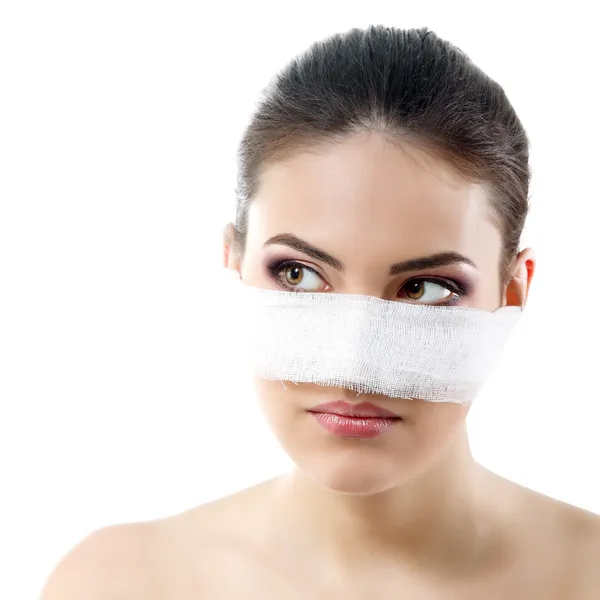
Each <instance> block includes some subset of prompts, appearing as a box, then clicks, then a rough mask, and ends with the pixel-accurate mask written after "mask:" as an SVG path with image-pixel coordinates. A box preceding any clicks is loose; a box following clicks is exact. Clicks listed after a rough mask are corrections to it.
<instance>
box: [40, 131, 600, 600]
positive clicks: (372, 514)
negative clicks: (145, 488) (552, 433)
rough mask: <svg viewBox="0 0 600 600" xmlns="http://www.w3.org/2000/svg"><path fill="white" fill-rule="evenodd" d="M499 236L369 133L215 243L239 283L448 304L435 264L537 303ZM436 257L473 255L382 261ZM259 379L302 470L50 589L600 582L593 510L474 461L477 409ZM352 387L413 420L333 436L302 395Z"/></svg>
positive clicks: (297, 175)
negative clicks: (411, 262)
mask: <svg viewBox="0 0 600 600" xmlns="http://www.w3.org/2000/svg"><path fill="white" fill-rule="evenodd" d="M282 234H290V235H293V236H295V237H296V238H299V239H301V240H304V241H305V242H308V243H309V244H311V245H312V246H314V247H316V248H318V249H320V250H321V251H324V252H326V253H327V254H328V255H331V256H332V257H334V258H335V259H336V260H337V261H338V262H340V263H342V264H343V269H340V268H336V267H334V266H332V265H330V264H328V263H327V262H326V261H324V260H320V259H318V258H315V257H314V256H310V255H308V254H307V253H306V252H303V251H301V250H299V249H298V247H295V248H292V247H290V246H289V245H287V243H282V241H281V240H280V241H279V243H268V244H266V245H265V242H267V241H268V240H270V239H271V238H273V236H280V235H282ZM284 241H285V240H284ZM287 241H288V242H289V239H288V240H287ZM296 246H297V244H296ZM501 251H502V239H501V236H500V233H499V231H498V229H497V227H496V226H495V225H494V215H493V214H492V212H491V208H490V206H489V203H488V200H487V193H486V190H485V189H484V188H483V187H481V186H479V185H477V184H475V183H473V182H470V181H468V180H466V179H464V178H463V177H461V176H460V175H458V174H457V173H456V172H454V171H453V169H452V168H451V167H450V166H448V165H447V164H446V163H444V162H443V161H441V160H440V159H436V158H433V157H431V156H429V155H427V154H425V153H424V152H422V151H420V150H417V149H416V148H414V147H411V146H409V145H408V144H404V145H403V146H402V147H398V146H397V145H391V144H390V143H389V142H386V141H385V140H384V139H383V138H382V137H381V136H379V135H378V134H368V133H364V134H361V135H358V136H356V137H354V138H349V139H347V140H345V141H343V142H341V143H337V144H335V145H325V146H320V147H318V148H315V151H314V152H311V153H304V154H296V155H294V156H293V157H290V158H288V159H286V160H285V161H283V162H281V163H277V164H273V165H270V166H268V168H266V170H265V172H264V174H263V176H262V178H261V185H260V189H259V193H258V195H257V197H256V198H255V199H254V200H253V204H252V205H251V208H250V214H249V228H248V236H247V241H246V245H245V248H243V249H242V248H241V247H240V245H239V244H238V243H237V242H236V235H235V230H234V228H233V226H231V225H229V226H227V228H226V230H225V236H224V253H223V257H224V264H225V266H226V267H227V268H229V269H233V270H236V271H238V272H239V273H240V276H241V277H242V279H243V280H244V282H245V283H248V284H250V285H255V286H259V287H264V288H270V289H281V287H280V286H281V285H282V282H287V284H288V285H293V286H296V287H300V288H301V289H306V290H310V291H319V292H323V293H353V294H367V295H373V296H378V297H381V298H386V299H389V300H397V301H410V302H419V301H421V302H423V301H424V300H422V299H421V300H419V298H418V297H419V296H420V294H421V293H424V294H425V295H424V296H422V298H425V301H428V302H430V303H440V302H444V301H447V300H448V299H449V298H451V297H452V296H448V293H449V290H448V289H446V288H444V287H443V285H442V286H440V284H439V281H438V283H437V285H436V284H435V283H433V284H432V283H425V284H424V285H423V286H419V285H418V284H416V283H415V278H424V277H429V278H432V277H435V278H436V279H438V280H439V279H440V278H441V279H443V280H450V281H452V280H458V281H462V282H465V281H466V282H468V283H469V284H470V291H469V293H467V294H466V295H464V296H461V297H460V298H459V299H458V303H457V305H459V306H469V307H475V308H479V309H483V310H487V311H493V310H496V309H497V308H499V307H501V306H506V305H518V306H525V304H526V301H527V294H528V292H529V287H530V284H531V280H532V277H533V273H534V270H535V257H534V254H533V252H532V251H531V250H530V249H525V250H522V251H521V252H520V253H519V254H518V256H517V257H516V260H515V261H514V263H513V264H512V266H511V273H512V277H511V278H510V280H509V281H508V282H502V281H500V277H499V267H500V258H501ZM443 252H456V253H460V254H461V255H464V256H465V257H467V258H468V259H470V261H472V262H473V263H474V264H475V265H476V267H472V266H469V265H467V264H458V263H457V264H450V265H446V266H438V267H435V268H427V269H418V270H412V271H408V272H404V273H401V274H397V275H395V276H390V275H389V266H390V264H392V263H397V262H399V261H405V260H408V259H413V258H417V257H425V256H430V255H434V254H437V253H443ZM321 258H323V257H321ZM276 259H277V261H284V260H293V261H298V262H299V263H300V268H306V270H305V271H300V272H299V271H292V270H290V269H288V270H287V271H286V270H285V269H283V270H282V271H281V272H280V277H279V278H277V277H275V278H274V277H273V275H272V273H271V272H270V271H269V270H268V269H267V267H266V265H267V264H270V263H272V262H274V261H275V260H276ZM339 266H340V265H338V267H339ZM308 268H310V269H313V270H314V272H313V271H310V270H309V269H308ZM299 275H301V277H300V276H299ZM287 276H289V277H290V278H289V279H288V278H286V277H287ZM421 281H422V279H421ZM290 282H291V283H290ZM415 290H416V291H415ZM256 387H257V391H258V397H259V400H260V403H261V406H262V408H263V411H264V413H265V416H266V418H267V420H268V422H269V424H270V426H271V427H272V429H273V431H274V433H275V435H276V436H277V438H278V439H279V441H280V443H281V445H282V446H283V448H284V449H285V450H286V452H287V453H288V454H289V455H290V457H291V458H292V459H293V461H294V463H295V465H296V468H295V469H294V470H293V471H292V472H290V473H286V474H284V475H281V476H279V477H276V478H274V479H271V480H268V481H265V482H263V483H261V484H259V485H256V486H253V487H251V488H248V489H246V490H242V491H241V492H238V493H236V494H233V495H231V496H227V497H225V498H221V499H219V500H216V501H214V502H210V503H207V504H204V505H202V506H199V507H196V508H193V509H191V510H189V511H186V512H184V513H181V514H178V515H175V516H171V517H168V518H165V519H161V520H157V521H152V522H143V523H129V524H125V525H117V526H113V527H108V528H105V529H102V530H100V531H98V532H95V533H93V534H92V535H91V536H89V537H88V538H87V539H85V540H83V541H82V542H81V543H80V544H79V545H78V546H77V547H76V548H75V549H73V550H72V551H71V552H70V553H69V554H68V555H67V556H66V557H65V558H64V559H63V561H61V563H60V564H59V565H58V566H57V568H56V569H55V571H54V572H53V573H52V575H51V577H50V578H49V580H48V582H47V585H46V588H45V592H44V596H43V597H44V599H45V600H57V599H59V598H60V599H61V600H69V599H71V598H73V599H75V598H78V599H79V598H81V597H86V598H89V599H92V600H93V599H94V598H98V599H108V598H125V597H126V598H145V599H154V598H156V599H158V598H160V599H163V598H164V599H167V598H168V599H172V600H187V599H189V600H191V599H192V598H207V599H220V598H228V599H233V598H246V599H248V598H261V599H265V598H289V599H292V600H293V599H295V598H303V599H304V598H307V597H311V598H316V599H317V600H319V599H321V598H323V599H324V598H328V599H331V598H342V597H343V598H345V599H351V600H352V599H366V598H381V599H383V600H386V599H388V598H389V599H390V600H391V599H392V598H394V599H397V598H410V599H412V600H419V599H432V600H434V599H438V598H439V599H442V598H443V599H457V600H458V599H461V600H470V599H473V600H475V599H477V600H480V599H481V598H486V599H491V600H494V599H496V598H497V599H501V598H502V599H506V598H509V597H511V598H516V599H517V598H524V599H527V600H536V599H538V598H539V599H540V600H553V599H557V600H558V599H561V600H566V599H567V598H568V599H574V600H579V599H581V600H586V599H590V600H591V599H592V598H598V597H599V594H600V569H599V568H598V565H600V518H599V517H598V516H596V515H593V514H591V513H589V512H587V511H584V510H581V509H579V508H576V507H573V506H569V505H567V504H564V503H562V502H558V501H556V500H553V499H551V498H548V497H546V496H543V495H541V494H538V493H536V492H533V491H531V490H528V489H526V488H523V487H520V486H518V485H516V484H514V483H512V482H510V481H507V480H505V479H503V478H501V477H499V476H497V475H495V474H493V473H491V472H490V471H488V470H487V469H485V468H484V467H482V466H481V465H479V464H478V463H476V462H475V461H474V459H473V457H472V455H471V452H470V449H469V443H468V438H467V433H466V427H465V418H466V416H467V413H468V411H469V406H464V405H457V404H451V403H428V402H424V401H420V400H403V399H392V398H387V397H384V396H373V395H367V394H362V395H361V396H360V397H359V398H358V399H357V398H356V394H355V393H353V392H350V391H348V390H343V389H335V388H326V387H321V386H316V385H311V384H299V385H297V386H295V385H293V384H287V385H286V386H285V387H284V386H283V385H281V384H280V382H274V381H264V380H256ZM286 388H287V389H286ZM340 398H343V399H346V400H347V401H349V402H354V401H356V402H363V401H370V402H373V403H375V404H379V405H380V406H383V407H385V408H388V409H390V410H392V411H394V412H396V413H397V414H399V415H400V416H402V418H403V421H401V422H400V423H397V424H396V425H395V426H394V427H393V428H392V429H391V430H390V431H388V432H386V433H385V434H384V435H382V436H380V437H378V438H374V439H370V440H364V439H356V438H343V437H339V436H334V435H333V434H330V433H328V432H327V431H325V430H324V429H323V428H321V427H320V425H318V423H317V422H316V420H315V419H314V418H313V417H312V416H311V415H310V414H309V413H308V412H307V410H308V409H309V408H311V407H313V406H315V405H317V404H320V403H322V402H325V401H327V400H335V399H340ZM233 573H234V574H235V576H234V577H232V576H231V575H232V574H233Z"/></svg>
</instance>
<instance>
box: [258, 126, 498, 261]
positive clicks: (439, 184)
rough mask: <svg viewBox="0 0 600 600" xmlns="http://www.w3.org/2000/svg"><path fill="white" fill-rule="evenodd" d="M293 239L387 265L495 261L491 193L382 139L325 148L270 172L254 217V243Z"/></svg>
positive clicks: (420, 154)
mask: <svg viewBox="0 0 600 600" xmlns="http://www.w3.org/2000/svg"><path fill="white" fill-rule="evenodd" d="M284 232H289V233H294V234H296V235H298V236H299V237H303V238H305V239H307V240H309V241H311V242H312V243H320V244H321V247H323V248H328V249H330V250H331V251H334V249H335V248H336V247H337V248H338V252H346V253H348V252H351V249H358V248H360V250H361V252H362V255H363V256H364V254H365V252H367V253H368V252H372V253H373V255H377V254H382V255H386V259H387V258H389V256H388V255H389V253H390V252H393V253H394V254H395V255H398V254H399V253H400V254H401V255H402V256H396V258H402V257H403V256H410V255H423V254H427V253H433V252H438V251H448V250H455V251H459V252H462V253H464V254H467V255H468V256H469V255H470V256H471V257H475V256H479V257H480V260H483V259H485V257H484V256H483V255H484V254H487V255H489V256H488V257H487V258H488V259H490V260H492V261H493V260H495V259H497V255H498V254H499V252H500V247H501V240H500V234H499V232H498V230H497V228H496V227H495V226H494V224H493V220H492V214H491V208H490V205H489V201H488V198H487V192H486V190H485V188H484V187H483V186H481V185H478V184H476V183H473V182H471V181H469V180H467V179H465V178H464V177H462V176H461V175H459V174H458V173H457V172H456V171H455V170H454V169H453V168H452V167H451V166H450V165H448V164H447V163H446V162H444V161H442V160H441V159H439V158H434V157H432V156H430V155H428V154H427V153H425V152H424V151H422V150H418V149H416V148H414V147H411V146H408V145H405V146H402V147H398V146H397V145H393V144H391V143H389V142H388V141H386V140H385V139H384V138H383V137H381V136H379V135H378V134H364V135H362V134H361V135H360V136H357V137H355V138H350V139H347V140H345V141H344V142H341V143H337V144H331V145H326V146H320V147H318V148H317V149H315V151H311V152H306V153H299V154H295V155H293V156H291V157H290V158H289V159H286V160H284V161H282V162H279V163H274V164H270V165H268V166H267V167H266V168H265V170H264V173H263V175H262V176H261V180H260V185H259V190H258V193H257V195H256V197H255V199H254V201H253V203H252V205H251V208H250V214H249V231H248V241H249V243H252V241H254V242H256V243H262V242H264V241H265V240H266V239H267V238H269V237H271V236H272V235H275V234H278V233H284Z"/></svg>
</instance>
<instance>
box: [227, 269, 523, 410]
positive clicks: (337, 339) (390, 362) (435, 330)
mask: <svg viewBox="0 0 600 600" xmlns="http://www.w3.org/2000/svg"><path fill="white" fill-rule="evenodd" d="M237 289H238V291H237V292H236V294H235V306H236V308H235V313H236V315H237V318H236V336H237V340H238V342H239V343H241V344H242V346H243V349H244V351H245V352H246V354H247V356H248V357H249V359H250V363H251V366H252V369H253V371H254V373H255V374H256V375H257V376H259V377H262V378H264V379H268V380H279V381H293V382H296V383H300V382H306V383H315V384H318V385H323V386H331V387H342V388H347V389H351V390H354V391H356V392H358V393H370V394H383V395H386V396H390V397H392V398H418V399H421V400H427V401H430V402H454V403H468V402H470V401H472V400H473V399H474V397H475V396H476V395H477V392H478V391H479V389H480V388H481V386H482V385H483V383H484V382H485V380H486V379H487V377H488V376H489V375H490V373H491V372H492V370H493V369H494V367H495V366H496V363H497V362H498V360H499V358H500V356H501V353H502V351H503V349H504V346H505V344H506V342H507V340H508V338H509V336H510V333H511V332H512V330H513V329H514V327H515V325H516V324H517V323H518V321H519V319H520V318H521V315H522V312H523V311H522V309H521V308H520V307H518V306H510V307H503V308H500V309H498V310H496V311H494V312H489V311H484V310H479V309H474V308H466V307H456V306H454V307H447V306H445V307H444V306H432V305H425V304H416V303H408V302H405V301H390V300H383V299H380V298H377V297H374V296H362V295H351V294H337V293H312V292H285V291H276V290H270V289H263V288H257V287H252V286H249V285H246V284H244V283H242V282H241V280H239V281H238V283H237Z"/></svg>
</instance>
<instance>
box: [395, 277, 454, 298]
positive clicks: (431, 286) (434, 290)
mask: <svg viewBox="0 0 600 600" xmlns="http://www.w3.org/2000/svg"><path fill="white" fill-rule="evenodd" d="M402 292H403V294H404V296H405V298H407V299H408V300H413V301H420V302H421V303H422V304H435V303H438V302H440V301H441V300H448V299H450V298H451V297H453V298H458V297H459V295H458V294H457V293H456V292H452V291H450V290H449V289H448V288H447V287H446V286H444V285H442V284H441V283H439V282H436V281H432V280H428V279H411V280H410V281H408V282H407V283H406V284H405V285H404V286H403V287H402Z"/></svg>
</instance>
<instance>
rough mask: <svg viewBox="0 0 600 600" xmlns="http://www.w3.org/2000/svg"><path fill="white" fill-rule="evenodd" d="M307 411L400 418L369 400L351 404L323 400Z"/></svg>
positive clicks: (347, 415)
mask: <svg viewBox="0 0 600 600" xmlns="http://www.w3.org/2000/svg"><path fill="white" fill-rule="evenodd" d="M309 412H317V413H327V414H330V415H343V416H345V417H359V418H360V417H363V418H365V417H388V418H389V417H395V418H400V415H397V414H396V413H393V412H392V411H391V410H387V409H386V408H383V407H381V406H377V405H376V404H371V403H370V402H362V403H360V404H351V403H350V402H345V401H344V400H336V401H335V402H325V403H324V404H319V405H318V406H313V407H312V408H310V409H309Z"/></svg>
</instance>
